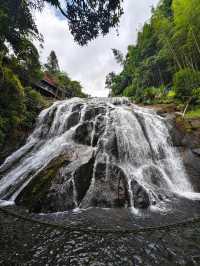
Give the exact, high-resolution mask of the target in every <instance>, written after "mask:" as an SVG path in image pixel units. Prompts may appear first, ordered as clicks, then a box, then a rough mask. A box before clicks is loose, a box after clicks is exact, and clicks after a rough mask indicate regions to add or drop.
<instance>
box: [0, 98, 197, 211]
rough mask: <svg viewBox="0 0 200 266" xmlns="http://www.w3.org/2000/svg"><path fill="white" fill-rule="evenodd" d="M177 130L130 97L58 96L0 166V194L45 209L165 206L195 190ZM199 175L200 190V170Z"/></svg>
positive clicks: (31, 207)
mask: <svg viewBox="0 0 200 266" xmlns="http://www.w3.org/2000/svg"><path fill="white" fill-rule="evenodd" d="M171 135H172V138H171ZM175 135H176V136H175ZM175 138H176V144H177V143H178V142H180V138H179V137H178V133H176V134H175V132H171V134H170V127H169V125H168V122H167V118H163V117H160V116H159V115H157V114H156V113H155V112H153V111H151V110H147V109H144V108H140V107H137V106H135V105H131V104H130V103H129V102H128V101H127V99H124V98H117V99H101V98H97V99H91V100H82V99H78V98H74V99H71V100H66V101H62V102H56V103H55V104H54V105H53V106H52V107H50V108H49V109H46V110H44V111H43V112H42V113H41V114H40V116H39V118H38V123H37V126H36V129H35V131H34V132H33V134H32V135H31V136H30V137H29V138H28V140H27V142H26V144H25V146H23V147H22V148H21V149H19V150H18V151H16V152H15V153H14V154H12V155H11V156H10V157H8V158H7V160H6V161H5V162H4V164H3V165H2V166H1V167H0V174H1V178H0V199H2V200H9V201H15V203H16V204H17V205H22V206H25V207H27V208H28V209H29V210H30V211H32V212H44V213H46V212H60V211H66V210H72V209H74V208H77V207H79V208H88V207H100V208H122V207H124V208H125V207H126V208H127V207H132V208H137V209H147V208H149V206H150V205H155V204H156V205H157V207H158V208H159V206H160V205H161V204H162V205H163V204H164V203H165V199H168V200H169V199H170V198H171V197H170V195H174V194H177V195H178V194H179V193H182V192H185V191H186V192H187V191H188V192H190V193H192V192H193V189H192V186H191V184H190V182H189V181H188V176H187V174H186V172H185V168H184V166H183V163H182V161H181V157H180V154H181V153H183V151H182V150H180V149H179V150H180V151H179V150H178V148H177V147H176V146H178V145H176V144H175V141H174V139H175ZM172 143H174V144H173V145H172ZM192 154H193V155H192V156H193V157H192V156H191V154H190V155H188V156H189V158H190V159H191V160H194V158H196V157H198V156H199V155H198V151H196V153H195V152H193V153H192ZM186 155H187V154H186V153H185V156H186ZM195 156H196V157H195ZM184 161H187V162H189V159H188V158H186V159H184ZM189 165H192V163H189ZM195 167H196V163H195ZM198 167H199V166H198ZM198 167H197V168H198ZM186 168H189V167H187V165H186ZM180 169H181V171H180ZM192 171H193V170H192ZM195 171H197V172H198V171H199V168H198V169H196V170H195ZM192 182H193V184H194V185H195V187H196V190H198V191H200V188H199V186H198V176H197V175H194V177H193V180H192Z"/></svg>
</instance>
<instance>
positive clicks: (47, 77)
mask: <svg viewBox="0 0 200 266" xmlns="http://www.w3.org/2000/svg"><path fill="white" fill-rule="evenodd" d="M43 80H44V81H46V82H47V83H49V84H50V85H51V86H54V87H57V85H56V82H55V81H54V80H53V78H52V77H51V76H50V75H48V74H47V73H45V75H44V78H43Z"/></svg>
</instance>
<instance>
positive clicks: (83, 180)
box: [74, 157, 94, 205]
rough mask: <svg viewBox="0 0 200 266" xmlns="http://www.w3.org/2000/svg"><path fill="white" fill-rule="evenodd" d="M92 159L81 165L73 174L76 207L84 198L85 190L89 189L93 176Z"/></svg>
mask: <svg viewBox="0 0 200 266" xmlns="http://www.w3.org/2000/svg"><path fill="white" fill-rule="evenodd" d="M93 167H94V157H92V158H91V159H90V160H89V161H88V162H87V163H85V164H83V165H81V166H80V167H79V168H78V169H77V170H76V171H75V173H74V183H75V187H76V200H77V203H78V205H79V204H80V202H81V201H82V199H83V198H84V196H85V194H86V192H87V190H88V189H89V187H90V184H91V179H92V175H93Z"/></svg>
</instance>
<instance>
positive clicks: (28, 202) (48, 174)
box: [16, 155, 69, 211]
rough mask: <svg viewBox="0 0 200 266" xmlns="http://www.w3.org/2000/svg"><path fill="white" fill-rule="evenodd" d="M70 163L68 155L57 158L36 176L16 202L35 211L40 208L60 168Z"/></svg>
mask: <svg viewBox="0 0 200 266" xmlns="http://www.w3.org/2000/svg"><path fill="white" fill-rule="evenodd" d="M68 163H69V158H68V157H67V156H66V155H61V156H60V157H58V158H55V159H54V160H53V161H52V162H51V163H50V164H49V165H48V166H47V167H46V168H45V169H43V170H42V171H41V172H40V173H39V174H38V175H37V176H35V177H34V179H33V180H32V181H31V182H30V183H29V185H28V186H27V187H26V188H25V189H24V191H23V192H22V193H21V194H20V195H19V196H18V198H17V199H16V204H18V205H24V206H26V207H27V208H28V209H29V210H32V211H35V209H37V210H39V208H40V207H41V203H42V202H43V201H44V199H45V197H46V195H47V193H48V190H49V188H50V186H51V184H52V181H53V179H54V178H55V177H56V176H57V173H58V171H59V169H60V168H61V167H62V166H64V165H67V164H68ZM38 206H39V207H38ZM37 210H36V211H37Z"/></svg>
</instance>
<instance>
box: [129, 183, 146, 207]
mask: <svg viewBox="0 0 200 266" xmlns="http://www.w3.org/2000/svg"><path fill="white" fill-rule="evenodd" d="M131 189H132V193H133V204H134V207H135V208H138V209H146V208H148V207H149V206H150V199H149V195H148V193H147V191H146V190H145V189H144V188H143V187H142V186H141V185H139V184H138V182H137V181H135V180H134V179H133V180H132V181H131Z"/></svg>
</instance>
